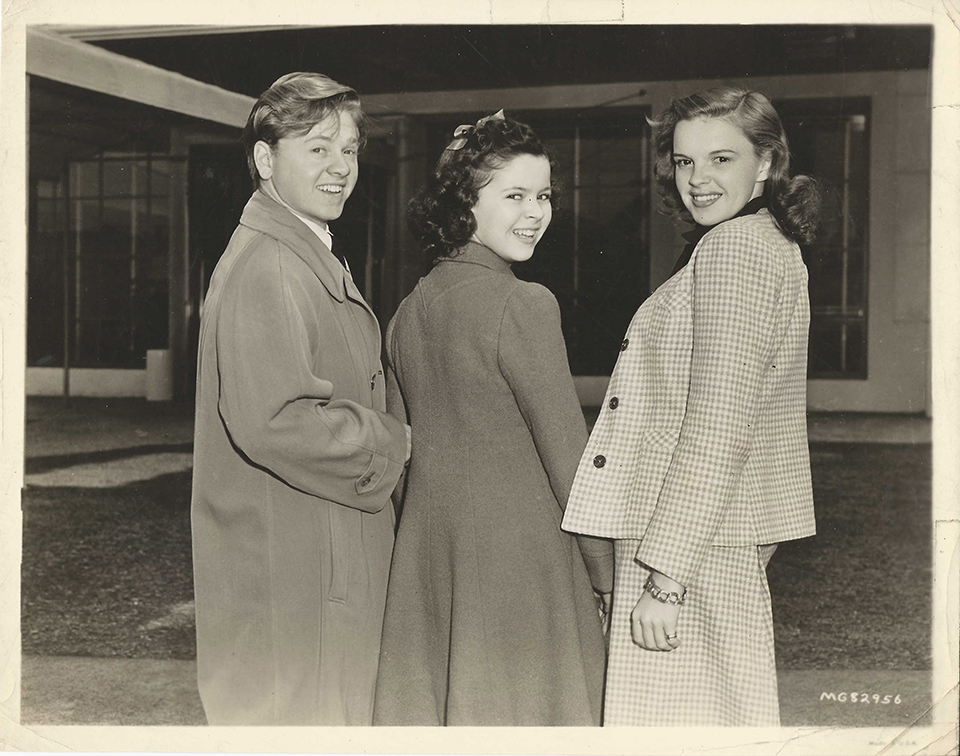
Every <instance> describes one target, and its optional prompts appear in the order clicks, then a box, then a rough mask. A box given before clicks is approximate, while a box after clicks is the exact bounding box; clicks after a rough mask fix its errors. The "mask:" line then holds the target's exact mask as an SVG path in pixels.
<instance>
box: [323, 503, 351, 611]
mask: <svg viewBox="0 0 960 756" xmlns="http://www.w3.org/2000/svg"><path fill="white" fill-rule="evenodd" d="M326 509H327V552H328V554H329V561H328V563H327V564H328V568H329V572H328V575H327V595H326V597H325V598H326V599H327V601H335V602H336V603H338V604H345V603H347V585H348V583H349V578H350V559H349V552H350V528H349V527H348V523H347V516H348V515H349V512H345V511H343V508H342V507H340V506H338V505H337V504H334V503H333V502H330V503H328V504H327V508H326Z"/></svg>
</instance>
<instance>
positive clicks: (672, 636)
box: [667, 633, 677, 640]
mask: <svg viewBox="0 0 960 756" xmlns="http://www.w3.org/2000/svg"><path fill="white" fill-rule="evenodd" d="M676 639H677V635H676V633H674V634H673V635H668V636H667V640H676Z"/></svg>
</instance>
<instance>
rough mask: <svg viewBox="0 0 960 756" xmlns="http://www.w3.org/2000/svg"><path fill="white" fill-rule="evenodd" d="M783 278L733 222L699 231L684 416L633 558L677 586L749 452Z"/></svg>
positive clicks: (757, 241) (716, 521)
mask: <svg viewBox="0 0 960 756" xmlns="http://www.w3.org/2000/svg"><path fill="white" fill-rule="evenodd" d="M783 277H784V267H783V264H782V261H781V259H780V257H779V256H778V253H777V251H776V250H775V249H774V248H773V247H772V246H771V245H770V244H769V243H768V242H767V241H766V240H765V239H764V238H763V237H762V236H761V235H760V234H759V233H758V232H757V231H756V230H751V229H749V228H748V227H745V226H744V225H743V224H724V225H723V226H721V227H720V228H718V229H717V230H716V231H713V232H711V233H709V234H708V235H707V236H705V237H704V239H703V241H702V242H701V248H700V249H699V250H698V252H697V256H696V258H695V260H694V268H693V305H692V306H693V354H692V357H691V366H690V386H689V393H688V397H687V409H686V414H685V416H684V420H683V425H682V426H681V429H680V438H679V442H678V444H677V448H676V450H675V452H674V455H673V459H672V461H671V463H670V467H669V469H668V471H667V475H666V478H665V480H664V484H663V488H662V490H661V493H660V498H659V500H658V502H657V506H656V509H655V511H654V513H653V516H652V517H651V519H650V523H649V525H648V526H647V529H646V532H645V533H644V535H643V539H642V542H641V545H640V548H639V550H638V551H637V555H636V558H637V560H638V561H640V562H642V563H643V564H645V565H647V566H648V567H650V568H652V569H655V570H657V571H659V572H661V573H663V574H664V575H667V576H668V577H671V578H673V579H674V580H676V581H677V582H679V583H681V584H683V585H688V584H689V583H690V581H691V580H692V579H693V577H694V575H696V573H697V570H698V568H699V565H700V563H701V561H702V559H703V557H704V555H705V553H706V549H707V548H708V547H709V545H710V543H711V542H712V539H713V537H714V535H715V534H716V532H717V530H718V528H719V526H720V523H721V521H722V519H723V515H724V512H725V511H726V509H727V507H728V506H729V504H730V502H731V501H732V498H733V495H734V493H735V490H736V487H737V485H738V482H739V479H740V475H741V473H742V471H743V468H744V465H745V463H746V461H747V458H748V456H749V454H750V450H751V444H752V442H753V438H754V435H755V431H756V417H757V414H758V408H759V401H760V392H761V386H762V383H763V375H764V373H765V372H766V371H767V370H770V369H773V368H772V364H773V362H772V361H773V355H774V350H775V343H774V342H775V338H776V337H775V333H776V331H777V322H778V310H779V304H780V301H781V299H782V297H781V294H782V287H783Z"/></svg>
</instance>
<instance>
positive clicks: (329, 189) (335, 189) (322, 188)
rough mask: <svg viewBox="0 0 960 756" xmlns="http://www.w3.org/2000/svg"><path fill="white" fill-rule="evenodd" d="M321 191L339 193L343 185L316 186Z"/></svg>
mask: <svg viewBox="0 0 960 756" xmlns="http://www.w3.org/2000/svg"><path fill="white" fill-rule="evenodd" d="M317 188H318V189H319V190H320V191H321V192H330V193H331V194H341V193H342V192H343V187H342V186H340V185H338V184H324V185H323V186H318V187H317Z"/></svg>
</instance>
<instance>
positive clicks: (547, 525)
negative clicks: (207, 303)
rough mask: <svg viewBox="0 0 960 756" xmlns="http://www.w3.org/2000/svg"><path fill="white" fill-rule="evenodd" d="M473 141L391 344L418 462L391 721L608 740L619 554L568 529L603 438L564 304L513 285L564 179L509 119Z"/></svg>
mask: <svg viewBox="0 0 960 756" xmlns="http://www.w3.org/2000/svg"><path fill="white" fill-rule="evenodd" d="M454 136H455V138H454V141H453V142H452V143H451V144H450V145H449V146H448V147H447V148H446V150H445V151H444V153H443V156H442V157H441V158H440V161H439V163H438V165H437V168H436V169H435V171H434V173H433V175H432V177H431V180H430V183H429V184H428V186H427V187H426V189H425V190H424V191H423V192H422V193H421V195H420V197H419V198H418V199H417V200H415V201H414V202H413V203H412V205H411V212H410V221H411V229H412V231H413V233H414V235H415V236H416V237H417V238H418V240H419V241H420V243H421V245H422V247H423V248H424V250H425V251H426V253H427V254H428V255H429V256H430V257H431V258H432V259H433V261H434V263H435V266H434V268H433V270H432V271H431V273H430V274H429V275H428V276H426V277H425V278H423V279H421V281H420V282H419V284H418V285H417V287H416V288H415V289H414V291H413V293H411V294H410V296H408V297H407V298H406V299H405V300H404V301H403V303H402V304H401V305H400V308H399V310H398V311H397V314H396V316H395V317H394V319H393V320H392V322H391V323H390V326H389V327H388V330H387V352H388V361H389V370H388V380H387V383H388V410H389V411H391V412H394V413H396V414H397V416H398V417H399V418H407V419H408V421H409V422H410V423H411V425H412V433H413V451H412V458H411V463H410V468H409V471H408V473H407V481H406V495H405V500H404V503H403V514H402V517H401V521H400V527H399V531H398V534H397V543H396V547H395V550H394V559H393V565H392V568H391V572H390V583H389V588H388V598H387V610H386V617H385V620H384V629H383V642H382V647H381V654H380V670H379V676H378V681H377V696H376V704H375V715H374V721H375V723H376V724H385V725H398V724H399V725H596V724H599V723H600V702H601V689H602V682H603V669H604V644H603V635H602V631H601V625H600V620H599V617H598V613H597V606H598V604H597V597H596V596H595V594H594V590H596V591H597V592H598V593H600V594H607V595H609V592H610V591H611V588H612V552H611V547H610V544H609V543H608V542H606V541H599V540H592V539H584V540H583V541H581V542H580V544H579V545H578V542H577V540H576V539H575V538H574V537H573V536H570V535H568V534H566V533H564V532H562V531H561V530H560V521H561V519H562V516H563V507H564V505H565V504H566V499H567V495H568V493H569V491H570V486H571V484H572V482H573V475H574V472H575V470H576V467H577V462H578V460H579V458H580V454H581V452H582V451H583V448H584V445H585V443H586V429H585V424H584V420H583V415H582V413H581V410H580V405H579V402H578V401H577V396H576V393H575V391H574V386H573V380H572V378H571V377H570V371H569V367H568V363H567V354H566V349H565V346H564V341H563V336H562V334H561V331H560V310H559V308H558V306H557V302H556V299H555V298H554V297H553V295H552V294H551V293H550V292H549V291H548V290H547V289H545V288H544V287H542V286H540V285H538V284H533V283H526V282H523V281H519V280H517V279H516V278H515V277H514V275H513V273H512V272H511V268H510V266H511V263H513V262H520V261H523V260H527V259H529V258H530V256H531V255H532V254H533V251H534V248H535V246H536V244H537V242H538V241H539V239H540V237H541V236H542V235H543V233H544V231H545V230H546V228H547V226H548V225H549V223H550V219H551V217H552V191H551V178H550V160H549V157H548V155H547V152H546V150H545V149H544V147H543V145H542V144H541V143H540V141H539V140H538V138H537V137H536V136H535V135H534V133H533V132H532V131H531V130H530V129H529V127H527V126H525V125H523V124H520V123H517V122H515V121H512V120H510V119H504V118H503V116H502V113H498V114H497V115H496V116H492V117H489V118H484V119H481V120H480V121H479V122H478V123H477V125H476V126H461V127H460V128H458V129H457V131H456V133H455V135H454ZM588 573H589V574H588ZM591 580H592V587H591Z"/></svg>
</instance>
